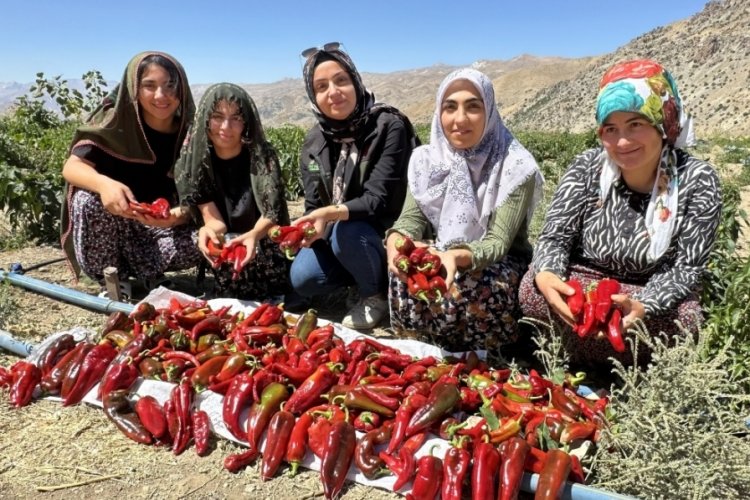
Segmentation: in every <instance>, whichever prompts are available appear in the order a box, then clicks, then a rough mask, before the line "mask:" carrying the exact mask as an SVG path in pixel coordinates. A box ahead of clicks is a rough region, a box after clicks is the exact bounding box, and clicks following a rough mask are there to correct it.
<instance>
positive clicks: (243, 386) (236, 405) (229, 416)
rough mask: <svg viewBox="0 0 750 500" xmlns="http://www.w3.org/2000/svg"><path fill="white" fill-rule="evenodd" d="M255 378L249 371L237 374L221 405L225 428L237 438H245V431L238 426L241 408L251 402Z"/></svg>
mask: <svg viewBox="0 0 750 500" xmlns="http://www.w3.org/2000/svg"><path fill="white" fill-rule="evenodd" d="M254 385H255V379H254V378H253V375H252V374H251V373H250V372H244V373H241V374H239V375H237V376H236V377H235V378H234V379H233V380H232V383H231V385H230V386H229V389H228V390H227V393H226V395H225V396H224V403H223V405H222V417H223V419H224V425H225V426H226V428H227V430H229V432H231V433H232V435H233V436H234V437H236V438H237V439H242V440H244V439H246V438H247V432H246V431H245V430H244V429H242V427H240V423H239V420H240V414H241V413H242V410H243V409H244V408H245V407H246V406H249V405H250V404H252V402H253V388H254Z"/></svg>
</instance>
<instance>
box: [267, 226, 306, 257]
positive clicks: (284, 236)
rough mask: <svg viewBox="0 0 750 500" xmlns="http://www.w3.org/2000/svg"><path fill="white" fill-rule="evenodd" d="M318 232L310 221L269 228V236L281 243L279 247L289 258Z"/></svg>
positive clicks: (275, 241)
mask: <svg viewBox="0 0 750 500" xmlns="http://www.w3.org/2000/svg"><path fill="white" fill-rule="evenodd" d="M316 234H318V232H317V230H316V229H315V226H314V225H313V223H312V222H310V221H304V222H300V223H298V224H292V225H291V226H279V225H276V226H273V227H272V228H271V229H269V230H268V237H269V238H270V240H271V241H273V242H274V243H276V244H278V245H279V249H280V250H281V252H282V253H283V254H284V256H285V257H286V258H287V259H289V260H294V257H295V256H296V255H297V252H299V250H300V248H302V243H303V242H304V241H306V240H309V239H310V238H313V237H315V235H316Z"/></svg>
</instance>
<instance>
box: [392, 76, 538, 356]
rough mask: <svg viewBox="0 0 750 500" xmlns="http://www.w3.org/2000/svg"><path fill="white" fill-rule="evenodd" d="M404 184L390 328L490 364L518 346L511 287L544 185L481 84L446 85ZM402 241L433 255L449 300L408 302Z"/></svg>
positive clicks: (525, 259)
mask: <svg viewBox="0 0 750 500" xmlns="http://www.w3.org/2000/svg"><path fill="white" fill-rule="evenodd" d="M408 179H409V191H408V193H407V197H406V202H405V204H404V208H403V211H402V212H401V215H400V217H399V219H398V220H397V221H396V223H395V224H394V226H393V228H392V229H391V230H390V231H389V234H388V237H387V240H386V246H387V252H388V262H389V270H390V272H391V278H390V302H391V324H392V326H393V327H394V329H395V330H396V331H397V332H404V333H407V334H409V332H411V333H413V334H415V335H416V336H417V337H418V338H421V339H423V340H426V341H428V342H431V343H434V344H437V345H439V346H441V347H443V348H445V349H448V350H465V349H486V350H487V351H488V353H489V355H490V356H494V355H497V354H498V353H499V348H500V346H501V345H502V344H505V343H508V342H512V341H514V340H515V338H516V332H517V324H516V319H517V318H518V316H519V314H520V309H519V306H518V297H517V291H518V284H519V282H520V280H521V277H522V276H523V273H524V272H525V271H526V269H527V267H528V264H529V262H530V260H531V252H532V249H531V245H530V244H529V241H528V237H527V227H528V222H529V220H530V219H531V215H532V213H533V210H534V206H535V204H536V201H537V200H538V199H539V196H540V194H541V188H542V184H543V183H544V180H543V178H542V175H541V173H540V171H539V168H538V166H537V163H536V161H535V160H534V158H533V157H532V155H531V154H530V153H529V152H528V151H527V150H526V149H525V148H524V147H523V146H522V145H521V144H520V143H519V142H518V141H517V140H516V139H515V138H514V137H513V136H512V135H511V133H510V132H509V131H508V129H507V128H505V125H504V124H503V121H502V119H501V118H500V115H499V113H498V111H497V107H496V105H495V93H494V89H493V87H492V81H491V80H490V79H489V78H488V77H487V76H486V75H484V74H483V73H481V72H479V71H476V70H474V69H468V68H467V69H460V70H457V71H454V72H453V73H451V74H450V75H448V76H447V77H446V78H445V80H443V82H442V84H441V85H440V88H439V90H438V93H437V99H436V108H435V113H434V116H433V120H432V130H431V133H430V143H429V144H428V145H425V146H422V147H420V148H417V149H415V150H414V153H413V154H412V157H411V160H410V162H409V171H408ZM401 236H408V237H410V238H411V239H412V240H414V241H415V242H416V244H417V246H425V245H427V246H429V251H430V252H431V253H435V254H437V255H439V256H440V258H441V260H442V263H443V266H444V267H445V273H444V274H445V281H446V285H447V286H448V288H449V292H448V294H446V295H445V296H443V297H442V298H441V299H440V300H438V301H437V302H433V303H427V302H425V301H421V300H419V299H418V298H416V297H415V296H414V295H413V294H410V293H409V291H408V286H407V283H406V275H405V274H404V273H403V272H401V271H400V270H399V269H398V268H397V267H396V266H395V265H394V263H393V260H394V257H395V256H396V255H397V253H398V252H397V250H396V241H397V240H398V239H399V238H400V237H401Z"/></svg>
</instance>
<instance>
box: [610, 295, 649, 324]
mask: <svg viewBox="0 0 750 500" xmlns="http://www.w3.org/2000/svg"><path fill="white" fill-rule="evenodd" d="M612 302H613V303H615V304H617V305H618V306H619V307H620V309H622V314H623V317H622V328H623V330H627V329H628V328H630V327H631V326H633V323H635V321H636V320H637V319H640V320H641V321H643V319H644V318H645V317H646V308H645V307H644V306H643V303H641V302H640V301H639V300H636V299H634V298H631V297H630V296H629V295H627V294H624V293H616V294H614V295H612Z"/></svg>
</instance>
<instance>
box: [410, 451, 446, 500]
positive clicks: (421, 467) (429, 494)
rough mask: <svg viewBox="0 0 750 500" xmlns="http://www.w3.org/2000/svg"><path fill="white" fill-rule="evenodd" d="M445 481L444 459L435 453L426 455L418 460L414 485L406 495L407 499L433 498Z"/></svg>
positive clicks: (426, 499) (430, 499)
mask: <svg viewBox="0 0 750 500" xmlns="http://www.w3.org/2000/svg"><path fill="white" fill-rule="evenodd" d="M442 483H443V461H442V460H441V459H440V458H438V457H436V456H433V455H424V456H422V457H420V459H419V460H418V461H417V474H416V475H415V476H414V485H413V486H412V489H411V492H410V493H408V494H407V495H406V498H407V500H433V499H434V498H436V497H437V494H438V492H439V491H440V489H441V488H440V487H441V486H442Z"/></svg>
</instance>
